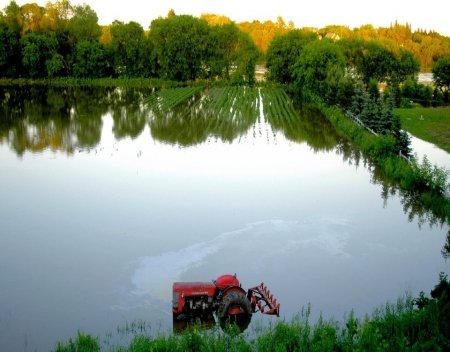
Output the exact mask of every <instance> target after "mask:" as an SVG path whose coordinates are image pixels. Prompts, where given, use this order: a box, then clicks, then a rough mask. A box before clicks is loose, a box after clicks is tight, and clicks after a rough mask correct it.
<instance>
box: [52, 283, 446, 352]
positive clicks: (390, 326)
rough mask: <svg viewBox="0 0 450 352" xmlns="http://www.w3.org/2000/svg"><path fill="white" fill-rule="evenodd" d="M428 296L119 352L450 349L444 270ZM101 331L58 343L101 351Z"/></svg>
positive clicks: (60, 351)
mask: <svg viewBox="0 0 450 352" xmlns="http://www.w3.org/2000/svg"><path fill="white" fill-rule="evenodd" d="M431 297H432V298H428V297H426V296H425V295H423V294H421V295H420V296H419V297H418V298H417V299H412V298H411V297H408V296H407V297H404V298H401V299H399V300H398V301H397V303H395V304H386V305H385V306H384V307H382V308H379V309H377V310H375V311H374V312H373V313H372V314H371V315H370V316H366V317H365V318H363V319H358V318H356V317H355V315H354V314H353V313H350V314H349V315H348V317H347V319H346V320H345V321H344V322H342V323H340V322H337V321H335V320H332V319H329V320H326V319H322V318H320V319H319V320H318V321H317V322H316V323H314V324H313V323H311V322H310V320H309V313H310V312H309V309H304V310H303V311H302V312H301V313H299V314H298V315H297V316H296V317H294V318H293V319H292V320H290V321H280V322H278V323H276V324H274V325H273V326H271V327H269V328H265V329H262V331H260V332H259V333H257V334H256V337H252V338H249V337H247V338H246V337H245V335H242V334H239V333H237V330H236V329H233V327H230V329H229V330H228V331H227V332H226V333H225V332H222V331H221V330H215V329H213V330H202V329H200V328H198V327H193V328H192V329H191V330H188V331H185V332H184V333H182V334H181V335H165V336H159V337H156V338H150V337H147V336H143V335H140V336H136V337H135V338H134V339H133V340H132V342H131V343H130V344H129V346H125V347H117V346H116V347H113V348H112V349H111V351H115V352H118V351H120V352H150V351H154V352H157V351H167V352H169V351H171V352H172V351H175V352H176V351H180V352H181V351H199V352H201V351H208V352H209V351H217V352H220V351H249V352H250V351H261V352H272V351H325V352H326V351H448V350H449V349H450V283H449V282H448V281H447V277H446V276H444V275H443V274H441V276H440V281H439V283H438V284H437V285H436V287H435V288H434V289H433V290H432V291H431ZM100 349H101V348H100V344H99V342H98V339H97V338H96V337H93V336H91V335H87V334H83V333H78V336H77V337H76V338H75V339H70V340H69V341H68V342H64V343H58V345H57V347H56V351H57V352H75V351H76V352H98V351H100Z"/></svg>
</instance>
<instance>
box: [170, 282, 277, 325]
mask: <svg viewBox="0 0 450 352" xmlns="http://www.w3.org/2000/svg"><path fill="white" fill-rule="evenodd" d="M256 311H260V312H261V313H263V314H269V315H276V316H279V314H280V304H279V303H277V300H276V299H275V298H274V297H273V295H272V294H271V293H270V291H269V290H268V289H267V288H266V286H264V283H261V284H260V285H258V286H255V287H252V288H250V289H248V290H247V291H245V290H244V289H243V288H242V286H241V284H240V282H239V280H238V279H237V277H236V275H222V276H219V277H218V278H217V280H213V281H212V282H175V283H174V284H173V301H172V312H173V322H174V330H177V329H179V328H180V327H182V326H183V325H185V324H186V323H188V322H192V321H195V320H200V322H210V323H214V317H213V314H215V315H216V317H217V319H218V321H219V323H220V326H221V327H224V326H225V325H226V324H227V323H236V325H237V326H238V327H239V328H240V329H241V331H244V330H245V329H246V328H247V327H248V325H249V324H250V320H251V318H252V314H253V313H255V312H256Z"/></svg>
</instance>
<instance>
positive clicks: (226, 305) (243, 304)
mask: <svg viewBox="0 0 450 352" xmlns="http://www.w3.org/2000/svg"><path fill="white" fill-rule="evenodd" d="M217 317H218V318H219V322H220V326H221V327H222V328H224V327H225V326H226V324H236V325H237V326H238V328H239V329H240V330H241V332H242V331H244V330H245V329H247V327H248V325H249V324H250V320H251V319H252V307H251V304H250V301H249V300H248V298H247V297H246V295H245V294H244V293H243V292H230V293H229V294H227V295H225V297H224V298H223V299H222V302H221V303H220V306H219V309H218V311H217Z"/></svg>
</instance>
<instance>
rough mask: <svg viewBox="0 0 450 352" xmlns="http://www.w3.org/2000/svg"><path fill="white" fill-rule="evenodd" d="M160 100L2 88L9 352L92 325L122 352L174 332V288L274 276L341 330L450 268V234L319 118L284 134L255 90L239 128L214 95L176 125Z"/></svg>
mask: <svg viewBox="0 0 450 352" xmlns="http://www.w3.org/2000/svg"><path fill="white" fill-rule="evenodd" d="M152 94H154V92H153V91H151V90H134V89H125V90H124V89H87V88H86V89H55V88H54V89H43V88H29V87H22V88H1V91H0V97H1V99H2V103H1V108H0V121H1V123H0V160H1V172H0V184H1V185H2V186H1V187H0V199H1V201H0V214H1V215H0V282H1V285H0V302H1V304H0V346H2V349H5V350H8V351H34V350H37V351H47V350H49V349H52V348H54V347H55V344H56V341H58V340H66V339H68V338H69V337H73V336H74V335H75V334H76V332H77V330H81V331H86V332H90V333H92V334H95V335H98V336H100V339H101V341H103V342H104V343H105V344H106V345H108V343H109V344H112V343H116V342H117V338H116V337H114V336H116V335H117V333H118V331H119V332H120V331H122V330H121V327H123V326H124V325H126V324H127V322H134V321H139V320H142V321H145V322H146V324H147V325H150V326H151V329H150V330H151V331H152V333H156V332H158V331H162V332H167V331H170V330H171V319H172V317H171V307H170V300H171V285H172V282H174V281H209V280H211V279H214V278H216V277H217V276H219V275H221V274H223V273H237V275H238V278H239V279H240V280H241V282H242V284H243V286H244V287H245V288H247V287H251V286H254V285H255V284H259V283H260V282H261V281H264V283H265V284H266V285H267V286H268V287H269V288H270V289H271V291H272V292H274V293H275V295H276V297H277V299H278V300H279V302H281V316H282V317H285V318H287V319H290V318H291V317H292V316H293V315H295V314H296V313H298V312H299V311H300V310H301V308H302V307H303V306H306V305H307V304H308V303H310V304H311V306H312V310H313V314H314V315H315V316H317V315H318V314H319V313H320V312H322V313H323V314H324V316H325V317H334V318H336V319H338V320H341V319H342V318H343V317H344V315H345V314H346V313H348V312H349V311H350V309H352V308H353V309H354V310H355V313H356V315H357V316H362V315H364V314H366V313H370V312H372V310H373V309H374V308H376V307H378V306H380V305H382V304H384V303H385V302H386V301H387V300H390V301H395V300H396V299H397V298H398V297H399V296H400V295H402V294H405V293H406V292H410V293H411V294H413V295H417V294H418V293H419V292H420V291H425V292H429V290H430V289H431V288H432V287H433V285H434V284H435V283H437V280H438V275H439V272H441V271H446V272H449V270H448V269H449V266H448V263H446V262H445V261H444V260H443V258H442V256H441V249H442V246H443V244H444V242H445V236H446V233H447V231H448V225H447V224H440V223H439V220H438V219H433V216H432V215H430V214H429V213H427V212H426V211H425V210H423V209H420V207H419V208H416V207H414V206H412V205H411V204H409V203H408V202H407V200H406V201H405V198H404V197H403V196H402V195H401V194H400V193H399V192H398V191H395V190H394V189H389V188H386V185H385V184H384V183H383V181H382V179H380V177H379V176H377V174H376V172H374V168H373V167H371V166H370V163H368V162H367V161H365V160H364V158H363V157H362V156H361V155H360V154H359V153H358V151H356V150H354V149H353V148H352V147H351V146H350V145H349V144H348V143H347V142H345V141H344V140H342V139H341V138H340V137H339V136H338V135H337V134H336V133H335V131H334V130H333V128H332V127H331V126H330V124H329V123H327V121H326V120H325V119H324V118H323V117H321V116H320V115H318V114H317V113H316V112H315V111H314V110H312V109H305V110H302V111H300V110H297V112H296V113H297V117H296V119H294V120H291V121H289V123H287V122H286V123H285V122H283V120H282V119H276V116H275V117H274V116H268V115H267V113H265V111H266V112H267V111H268V109H269V108H268V107H267V106H264V101H263V99H262V98H261V96H262V95H260V93H259V92H256V93H255V92H253V93H251V94H256V95H255V96H256V97H257V98H256V99H257V100H256V101H255V104H253V105H252V107H251V108H248V111H247V110H246V112H245V114H244V113H242V114H241V115H242V116H241V115H239V116H241V117H240V118H235V119H226V118H224V117H218V116H212V115H208V112H207V111H203V110H202V109H201V108H200V107H201V106H202V105H201V104H199V102H201V101H202V99H204V98H203V96H204V95H205V94H208V93H207V92H206V93H205V92H204V93H202V94H198V95H196V96H195V97H194V98H192V99H190V100H189V101H187V102H186V103H185V104H184V105H182V106H178V107H176V108H174V109H173V110H171V111H170V112H169V113H166V114H162V113H161V112H158V111H155V110H154V109H153V108H152V106H150V105H149V104H147V103H146V101H148V97H149V96H151V95H152ZM199 106H200V107H199ZM194 110H195V114H193V113H192V111H194ZM236 116H237V115H236ZM418 209H419V210H418ZM430 223H435V224H434V225H433V226H430ZM256 317H257V316H256V315H255V318H256ZM261 319H262V321H263V322H268V321H276V318H274V317H262V318H261ZM255 320H257V319H255ZM252 324H253V325H254V324H255V321H254V322H253V323H252ZM253 325H251V326H253ZM147 332H148V331H147Z"/></svg>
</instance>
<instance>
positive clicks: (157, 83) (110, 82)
mask: <svg viewBox="0 0 450 352" xmlns="http://www.w3.org/2000/svg"><path fill="white" fill-rule="evenodd" d="M10 85H16V86H25V85H29V86H33V85H35V86H36V85H38V86H52V87H130V88H147V87H155V88H173V87H180V86H185V85H187V83H182V82H175V81H168V80H163V79H157V78H55V79H25V78H18V79H0V86H10Z"/></svg>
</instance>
